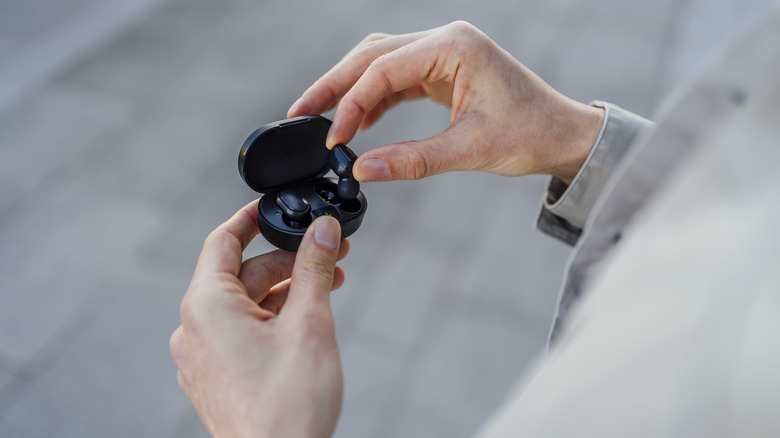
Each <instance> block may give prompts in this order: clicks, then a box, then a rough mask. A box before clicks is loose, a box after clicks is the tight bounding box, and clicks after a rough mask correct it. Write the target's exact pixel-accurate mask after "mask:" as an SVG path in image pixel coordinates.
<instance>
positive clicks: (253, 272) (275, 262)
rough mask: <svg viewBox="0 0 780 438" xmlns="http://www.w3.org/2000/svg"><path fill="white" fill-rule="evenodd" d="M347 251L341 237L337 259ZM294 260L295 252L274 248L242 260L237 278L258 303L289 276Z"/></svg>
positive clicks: (345, 243) (347, 242)
mask: <svg viewBox="0 0 780 438" xmlns="http://www.w3.org/2000/svg"><path fill="white" fill-rule="evenodd" d="M348 253H349V241H348V240H347V239H343V240H342V241H341V244H340V245H339V254H338V260H342V259H343V258H344V257H346V256H347V254H348ZM294 262H295V253H294V252H290V251H283V250H276V251H272V252H269V253H266V254H261V255H259V256H256V257H252V258H251V259H248V260H246V261H244V263H243V264H242V265H241V272H240V273H239V274H238V279H239V280H241V283H243V284H244V287H245V288H246V291H247V294H248V295H249V298H251V299H252V300H254V301H255V302H256V303H259V302H260V301H262V300H263V299H264V298H265V297H266V295H268V293H269V290H271V288H272V287H273V286H274V285H276V284H278V283H280V282H282V281H284V280H286V279H288V278H290V275H292V267H293V263H294Z"/></svg>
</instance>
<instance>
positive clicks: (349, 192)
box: [338, 178, 360, 201]
mask: <svg viewBox="0 0 780 438" xmlns="http://www.w3.org/2000/svg"><path fill="white" fill-rule="evenodd" d="M338 192H339V196H340V197H341V199H343V200H345V201H348V200H352V199H355V198H357V195H358V194H359V193H360V183H359V182H357V181H356V180H355V179H352V178H341V179H339V185H338Z"/></svg>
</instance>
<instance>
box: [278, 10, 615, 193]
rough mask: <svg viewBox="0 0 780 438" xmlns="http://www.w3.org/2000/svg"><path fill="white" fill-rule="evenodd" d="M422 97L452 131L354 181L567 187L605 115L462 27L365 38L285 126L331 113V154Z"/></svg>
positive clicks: (365, 169) (373, 157)
mask: <svg viewBox="0 0 780 438" xmlns="http://www.w3.org/2000/svg"><path fill="white" fill-rule="evenodd" d="M422 97H429V98H431V99H432V100H434V101H436V102H439V103H442V104H444V105H447V106H449V107H450V108H451V124H450V126H449V128H448V129H446V130H445V131H444V132H442V133H441V134H438V135H435V136H433V137H431V138H427V139H424V140H419V141H407V142H401V143H395V144H389V145H385V146H381V147H378V148H376V149H373V150H371V151H368V152H366V153H364V154H363V155H361V157H360V158H359V159H358V161H357V162H356V164H355V167H354V170H353V171H354V175H355V177H356V178H357V179H358V180H359V181H383V180H395V179H419V178H423V177H426V176H430V175H435V174H438V173H443V172H448V171H453V170H480V171H485V172H492V173H497V174H500V175H507V176H519V175H526V174H531V173H549V174H552V175H555V176H557V177H558V178H561V179H562V180H563V181H565V182H566V183H569V182H571V180H572V178H573V177H574V175H576V173H577V171H578V170H579V168H580V167H581V166H582V164H583V162H584V161H585V159H586V157H587V156H588V154H589V152H590V149H591V148H592V146H593V144H594V143H595V140H596V137H597V136H598V132H599V129H600V127H601V123H602V118H603V110H602V109H600V108H595V107H591V106H588V105H585V104H582V103H579V102H576V101H574V100H571V99H569V98H567V97H566V96H563V95H562V94H560V93H558V92H556V91H555V90H553V89H552V88H551V87H550V86H549V85H547V84H546V83H545V82H544V81H542V80H541V79H540V78H539V77H538V76H536V75H535V74H534V73H533V72H531V71H530V70H528V69H527V68H526V67H524V66H523V65H522V64H520V63H519V62H518V61H517V60H515V59H514V58H513V57H512V56H511V55H510V54H509V53H507V52H506V51H504V50H503V49H501V47H499V46H498V45H497V44H496V43H495V42H493V41H492V40H491V39H490V38H488V37H487V36H486V35H485V34H484V33H482V32H480V31H479V30H478V29H476V28H475V27H474V26H472V25H470V24H468V23H465V22H455V23H451V24H449V25H446V26H443V27H440V28H437V29H433V30H429V31H425V32H419V33H412V34H406V35H385V34H372V35H369V36H368V37H367V38H366V39H364V40H363V41H362V42H361V43H360V44H359V45H358V46H357V47H355V48H354V49H353V50H352V51H350V52H349V53H348V54H347V55H346V56H345V57H344V59H342V60H341V61H340V62H339V63H338V64H337V65H336V66H335V67H333V68H332V69H331V70H330V71H329V72H328V73H326V74H325V75H324V76H323V77H321V78H320V79H319V80H317V82H315V83H314V85H312V86H311V87H310V88H309V89H308V90H306V92H305V93H303V96H301V98H300V99H299V100H298V101H296V102H295V103H294V104H293V106H292V107H291V108H290V110H289V112H288V114H287V116H288V117H295V116H299V115H303V114H320V113H322V112H325V111H328V110H330V109H332V108H333V107H335V106H336V105H337V104H338V105H339V106H338V109H337V110H336V114H335V116H334V118H333V125H332V126H331V129H330V132H329V135H328V140H327V146H328V148H332V147H333V146H334V145H336V144H339V143H343V144H346V143H348V142H349V141H350V140H352V138H353V137H354V136H355V133H356V132H357V130H358V129H365V128H367V127H369V126H371V125H372V124H373V123H374V122H376V121H377V120H378V119H379V118H380V117H381V115H382V114H383V113H384V112H385V111H387V110H388V109H390V108H392V107H393V106H394V105H396V104H397V103H399V102H400V101H402V100H405V99H417V98H422ZM339 101H341V103H340V104H339Z"/></svg>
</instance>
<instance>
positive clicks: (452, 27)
mask: <svg viewBox="0 0 780 438" xmlns="http://www.w3.org/2000/svg"><path fill="white" fill-rule="evenodd" d="M447 29H448V30H449V31H450V32H453V33H455V34H458V35H471V36H473V35H475V34H478V33H480V32H479V30H478V29H477V27H476V26H474V25H473V24H471V23H469V22H468V21H465V20H457V21H453V22H452V23H450V24H448V25H447Z"/></svg>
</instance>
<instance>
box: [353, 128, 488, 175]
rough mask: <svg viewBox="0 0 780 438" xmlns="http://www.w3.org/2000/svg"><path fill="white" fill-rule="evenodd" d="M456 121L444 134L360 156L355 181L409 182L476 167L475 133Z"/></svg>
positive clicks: (477, 157) (480, 157)
mask: <svg viewBox="0 0 780 438" xmlns="http://www.w3.org/2000/svg"><path fill="white" fill-rule="evenodd" d="M467 118H469V117H468V116H464V117H461V118H459V119H456V120H455V122H453V124H452V125H450V127H449V128H447V129H446V130H445V131H444V132H442V133H440V134H438V135H435V136H433V137H429V138H426V139H424V140H415V141H406V142H401V143H394V144H389V145H385V146H381V147H378V148H376V149H372V150H370V151H367V152H365V153H363V154H362V155H361V156H360V157H359V158H358V160H357V161H356V162H355V165H354V167H353V170H352V172H353V175H354V176H355V178H356V179H357V180H358V181H361V182H364V181H393V180H413V179H420V178H425V177H428V176H432V175H437V174H440V173H444V172H451V171H456V170H471V169H477V168H478V167H479V162H480V161H479V160H481V159H483V158H484V157H483V156H482V155H483V154H481V153H480V152H479V149H480V148H481V147H482V146H481V144H480V140H479V139H478V138H477V137H476V134H475V133H476V132H479V131H478V129H477V127H474V126H473V125H474V124H475V123H476V122H475V121H466V119H467Z"/></svg>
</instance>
